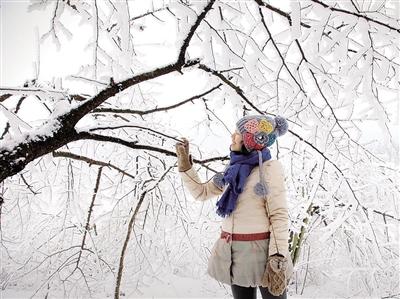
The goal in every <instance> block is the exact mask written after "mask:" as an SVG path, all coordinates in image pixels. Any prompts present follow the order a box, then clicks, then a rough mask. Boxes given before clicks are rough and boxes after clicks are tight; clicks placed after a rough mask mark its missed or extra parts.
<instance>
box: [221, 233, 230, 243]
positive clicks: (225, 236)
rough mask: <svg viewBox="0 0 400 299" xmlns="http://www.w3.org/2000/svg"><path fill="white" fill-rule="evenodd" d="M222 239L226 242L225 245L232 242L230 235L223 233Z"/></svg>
mask: <svg viewBox="0 0 400 299" xmlns="http://www.w3.org/2000/svg"><path fill="white" fill-rule="evenodd" d="M223 238H224V239H225V240H226V243H229V242H230V241H232V234H231V233H228V232H225V233H224V236H223Z"/></svg>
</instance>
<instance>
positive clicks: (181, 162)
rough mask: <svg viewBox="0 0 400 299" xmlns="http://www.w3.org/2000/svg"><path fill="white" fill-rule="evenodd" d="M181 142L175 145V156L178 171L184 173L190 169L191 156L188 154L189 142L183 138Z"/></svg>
mask: <svg viewBox="0 0 400 299" xmlns="http://www.w3.org/2000/svg"><path fill="white" fill-rule="evenodd" d="M182 140H183V143H182V142H177V143H176V144H175V150H176V156H177V157H178V171H180V172H184V171H187V170H189V169H190V168H192V164H193V163H192V155H190V154H189V141H188V140H187V139H186V138H185V137H183V138H182Z"/></svg>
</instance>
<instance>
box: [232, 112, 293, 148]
mask: <svg viewBox="0 0 400 299" xmlns="http://www.w3.org/2000/svg"><path fill="white" fill-rule="evenodd" d="M236 127H237V129H238V130H239V132H240V134H242V139H243V144H244V146H245V147H246V149H247V150H248V151H252V150H261V149H263V148H264V147H270V146H271V145H272V144H273V143H274V142H275V140H276V138H277V137H278V136H282V135H283V134H285V133H286V132H287V131H288V123H287V121H286V119H285V118H284V117H282V116H276V117H275V118H273V117H271V116H265V115H247V116H244V117H243V118H241V119H240V120H238V121H237V123H236Z"/></svg>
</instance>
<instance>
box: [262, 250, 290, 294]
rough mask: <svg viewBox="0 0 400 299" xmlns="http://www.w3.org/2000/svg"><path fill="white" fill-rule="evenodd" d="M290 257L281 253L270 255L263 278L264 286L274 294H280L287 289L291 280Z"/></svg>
mask: <svg viewBox="0 0 400 299" xmlns="http://www.w3.org/2000/svg"><path fill="white" fill-rule="evenodd" d="M287 269H288V259H287V258H286V257H285V256H283V255H281V254H273V255H271V256H269V257H268V259H267V265H266V268H265V271H264V275H263V278H262V286H263V287H267V288H268V291H269V292H270V293H271V294H272V295H274V296H280V295H282V294H283V292H284V291H285V290H286V287H287V284H288V282H289V278H290V277H288V273H287Z"/></svg>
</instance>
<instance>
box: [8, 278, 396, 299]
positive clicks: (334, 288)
mask: <svg viewBox="0 0 400 299" xmlns="http://www.w3.org/2000/svg"><path fill="white" fill-rule="evenodd" d="M166 278H167V277H166ZM165 280H166V279H165ZM109 289H110V290H112V289H113V288H112V287H110V288H109ZM139 289H140V291H138V290H137V289H136V290H134V289H133V288H132V289H126V288H125V289H124V290H123V291H122V292H123V294H124V295H121V297H120V298H121V299H123V298H154V299H161V298H191V299H192V298H193V299H195V298H202V299H206V298H217V299H219V298H221V299H222V298H224V299H226V298H232V295H231V290H230V287H229V286H227V285H221V286H220V285H219V284H218V282H215V281H214V280H213V279H211V278H209V277H207V276H205V277H204V279H202V280H201V281H198V280H194V279H191V278H185V277H180V276H177V275H171V276H170V277H169V279H168V280H166V282H165V283H160V282H156V281H153V282H151V281H149V282H148V285H147V286H144V285H142V286H140V287H139ZM299 289H300V290H301V287H300V288H299ZM300 290H299V291H298V292H299V293H300ZM341 290H343V288H341V287H340V285H339V284H338V283H337V282H332V283H330V284H328V285H325V286H311V287H307V288H305V289H304V292H303V294H302V295H300V294H296V290H295V286H294V285H291V286H290V288H289V291H288V298H383V297H365V296H363V297H358V296H351V295H349V296H343V294H340V293H341ZM324 293H325V294H334V293H337V295H324ZM32 294H33V291H32V292H29V291H26V290H24V291H19V290H11V289H10V290H4V291H2V293H1V297H0V298H4V299H6V298H7V299H8V298H10V299H11V298H31V296H32ZM42 295H43V294H42ZM42 295H41V296H36V297H33V298H39V297H40V298H43V296H42ZM49 298H78V297H73V296H69V297H64V296H63V294H58V295H57V294H55V293H50V294H49ZM80 298H81V297H80ZM93 298H113V293H111V292H110V293H106V294H103V295H101V294H97V295H93ZM257 298H261V294H260V292H259V290H258V291H257ZM391 298H400V296H397V297H396V296H393V297H391Z"/></svg>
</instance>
